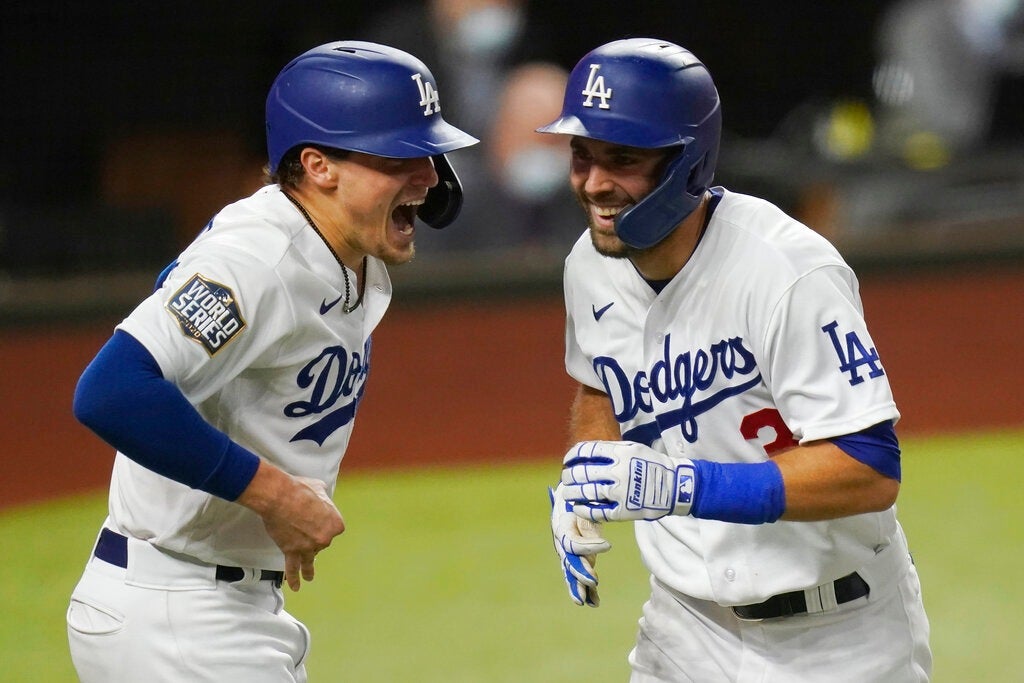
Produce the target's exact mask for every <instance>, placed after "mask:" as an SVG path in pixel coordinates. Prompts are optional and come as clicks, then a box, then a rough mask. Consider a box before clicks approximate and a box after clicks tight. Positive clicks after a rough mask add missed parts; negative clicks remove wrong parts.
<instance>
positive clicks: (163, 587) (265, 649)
mask: <svg viewBox="0 0 1024 683" xmlns="http://www.w3.org/2000/svg"><path fill="white" fill-rule="evenodd" d="M339 268H340V266H339V263H338V261H337V260H336V259H335V257H334V255H333V254H332V252H331V251H330V250H329V249H328V247H327V246H326V245H325V244H324V242H323V241H322V240H321V238H320V237H319V236H318V235H317V234H316V233H315V232H314V231H313V230H312V229H310V227H309V226H308V225H307V223H306V219H305V218H304V217H303V216H302V215H301V213H300V212H299V211H298V210H297V209H296V207H295V206H294V205H293V204H292V203H291V202H290V201H289V200H288V198H287V197H286V196H285V195H284V194H283V193H282V192H281V190H280V188H279V187H278V186H276V185H271V186H267V187H264V188H262V189H260V190H259V191H257V192H256V193H255V194H254V195H252V196H251V197H248V198H246V199H243V200H241V201H239V202H236V203H234V204H231V205H229V206H227V207H225V208H224V209H223V210H222V211H221V212H220V213H218V214H217V216H216V217H215V218H214V219H213V220H212V221H211V224H210V225H209V226H207V229H206V230H205V231H204V232H203V233H201V234H200V236H199V237H198V238H197V239H196V240H195V241H194V242H193V243H192V244H191V245H190V246H189V247H188V248H187V249H186V250H185V251H184V252H183V253H182V254H181V255H180V256H179V258H178V262H177V265H176V266H175V267H174V268H173V270H171V272H170V274H169V275H168V276H167V278H166V279H165V281H164V282H163V283H162V286H160V288H159V289H158V290H157V291H155V292H154V293H153V294H152V295H151V296H150V297H149V298H147V299H146V300H144V301H143V302H142V303H141V304H140V305H139V306H138V307H137V308H136V309H135V311H133V312H132V313H131V314H130V315H129V316H128V317H127V318H126V319H125V320H124V321H123V322H122V323H121V324H120V325H119V328H120V329H121V330H124V331H126V332H128V333H129V334H131V335H132V336H133V337H134V338H135V339H136V340H138V341H139V342H141V344H142V345H143V346H145V348H146V349H147V350H148V351H149V352H150V354H151V355H152V356H153V358H154V359H155V360H156V361H157V363H158V364H159V367H160V369H161V371H162V372H163V376H164V378H165V379H167V380H169V381H171V382H172V383H173V384H175V385H176V386H177V387H178V388H179V389H180V390H181V392H182V393H183V394H184V396H185V397H186V398H187V399H188V401H189V402H190V403H191V404H192V405H194V406H195V407H196V409H197V410H198V411H199V413H200V414H201V415H202V416H203V418H204V419H205V420H207V421H208V422H209V423H210V424H212V425H213V426H215V427H216V428H217V429H219V430H221V431H223V432H225V433H226V434H227V435H228V436H229V437H230V438H231V439H232V440H234V441H235V442H237V443H238V444H240V445H242V446H244V447H245V448H247V449H249V450H250V451H252V452H254V453H256V454H258V455H260V456H261V457H263V458H265V459H266V460H268V461H270V462H272V463H274V464H275V465H277V466H279V467H280V468H281V469H283V470H285V471H287V472H289V473H290V474H293V475H297V476H304V477H313V478H317V479H320V480H322V481H323V482H324V483H325V484H326V485H327V487H328V490H329V491H330V492H333V490H334V485H335V481H336V478H337V474H338V468H339V466H340V463H341V460H342V457H343V455H344V453H345V449H346V447H347V445H348V442H349V438H350V435H351V433H352V428H353V422H354V417H355V412H356V406H357V404H358V402H359V400H360V398H361V397H362V394H363V389H364V386H365V382H366V379H367V372H368V370H369V361H370V335H371V333H372V332H373V330H374V328H375V327H376V325H377V324H378V322H379V321H380V320H381V318H382V317H383V315H384V312H385V310H386V309H387V306H388V304H389V302H390V299H391V283H390V280H389V278H388V274H387V271H386V269H385V266H384V264H383V263H381V262H380V261H378V260H376V259H374V258H372V257H368V258H367V261H366V271H365V279H366V282H365V285H364V291H365V294H364V297H363V299H362V303H361V305H360V306H358V307H357V308H356V309H355V310H354V311H352V312H350V313H344V312H343V311H342V306H341V305H340V302H341V301H342V299H343V298H344V291H343V285H342V281H343V279H342V276H341V271H340V270H339ZM356 275H357V274H355V273H352V272H351V271H349V278H350V280H351V282H352V283H353V286H354V283H355V282H356ZM358 275H359V276H360V277H362V274H358ZM350 295H351V299H352V301H355V299H356V296H357V293H356V292H355V291H352V292H351V294H350ZM183 457H187V454H183ZM104 526H105V527H106V528H108V529H111V530H113V531H115V532H117V533H118V534H121V535H123V536H126V537H128V559H127V564H128V566H127V568H121V567H117V566H114V565H111V564H110V563H108V562H104V561H103V560H100V559H98V558H95V557H94V558H91V559H90V561H89V563H88V565H87V567H86V571H85V574H84V576H83V578H82V580H81V582H80V583H79V585H78V587H77V588H76V590H75V592H74V595H73V597H72V604H71V608H70V609H69V613H68V624H69V637H70V639H71V648H72V653H73V656H74V659H75V663H76V667H78V669H79V672H80V675H83V678H86V674H83V671H84V672H92V673H93V675H94V676H95V678H94V679H92V678H89V679H87V680H117V679H115V678H110V677H109V676H112V675H114V674H112V673H111V672H113V671H117V670H121V671H127V672H128V673H127V674H126V675H127V676H128V677H129V678H132V677H137V676H139V675H141V674H143V673H144V674H145V677H146V679H147V680H149V681H154V682H155V681H163V680H175V681H180V680H182V679H181V678H180V671H181V670H182V666H186V667H189V669H188V670H190V671H192V670H194V676H193V677H191V678H189V680H194V681H199V680H211V681H215V680H216V681H228V680H246V681H263V680H267V681H280V680H293V679H294V680H303V679H304V677H305V675H304V670H303V667H302V659H303V657H304V656H305V652H306V649H307V648H308V633H307V632H306V630H305V627H303V626H302V625H301V624H298V623H297V622H295V620H294V619H292V618H291V617H290V616H288V615H287V613H286V612H284V610H283V597H282V594H281V591H280V589H279V588H278V587H276V586H275V585H274V584H273V583H272V582H269V581H259V580H258V578H257V579H255V580H248V579H252V576H253V575H254V574H259V572H260V570H282V569H283V568H284V557H283V555H282V553H281V551H280V550H279V549H278V547H277V546H276V545H275V544H274V542H273V541H272V540H271V538H270V537H269V535H268V534H267V532H266V530H265V528H264V526H263V522H262V520H261V518H260V517H259V516H258V515H256V514H255V513H254V512H252V511H250V510H249V509H247V508H245V507H243V506H241V505H238V504H236V503H232V502H228V501H226V500H223V499H221V498H218V497H216V496H213V495H211V494H208V493H205V492H203V491H200V490H196V489H191V488H189V487H188V486H185V485H183V484H179V483H177V482H175V481H173V480H171V479H168V478H166V477H163V476H160V475H158V474H156V473H154V472H152V471H150V470H148V469H146V468H144V467H142V466H141V465H138V464H137V463H135V462H134V461H132V460H131V459H129V458H128V457H126V456H125V455H123V454H121V453H118V454H117V456H116V460H115V464H114V471H113V476H112V481H111V487H110V498H109V518H108V519H107V521H106V523H105V525H104ZM215 565H227V566H231V567H242V568H245V569H246V576H247V577H248V579H247V580H243V581H240V582H237V583H230V584H229V583H225V582H223V581H221V582H218V581H215V580H214V578H213V567H214V566H215ZM249 569H253V570H255V572H254V574H250V572H249ZM200 613H201V614H202V615H203V616H202V617H201V618H198V617H197V614H200ZM176 614H177V615H182V616H181V617H180V618H181V626H182V628H180V629H175V628H174V622H175V615H176ZM161 621H166V622H167V623H165V624H161ZM225 653H227V656H226V657H225ZM211 655H213V656H211ZM225 659H226V661H225ZM133 665H134V666H137V667H139V668H135V669H132V666H133ZM225 666H226V667H227V668H223V669H221V668H218V667H225ZM293 677H294V678H293Z"/></svg>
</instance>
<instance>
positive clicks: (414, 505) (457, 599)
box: [0, 431, 1024, 683]
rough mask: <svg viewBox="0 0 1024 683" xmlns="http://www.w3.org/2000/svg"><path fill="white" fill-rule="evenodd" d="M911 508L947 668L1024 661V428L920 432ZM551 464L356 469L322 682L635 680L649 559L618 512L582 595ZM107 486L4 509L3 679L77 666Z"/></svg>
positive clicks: (903, 500)
mask: <svg viewBox="0 0 1024 683" xmlns="http://www.w3.org/2000/svg"><path fill="white" fill-rule="evenodd" d="M903 452H904V481H905V483H904V486H903V489H902V492H901V495H900V501H899V513H900V519H901V521H902V523H903V526H904V528H905V529H906V531H907V534H908V536H909V537H910V545H911V549H912V551H913V552H914V557H915V560H916V562H917V565H918V569H919V571H920V573H921V579H922V583H923V585H924V591H925V603H926V606H927V608H928V612H929V618H930V620H931V625H932V648H933V651H934V654H935V675H934V681H936V682H938V683H943V682H951V681H1011V680H1019V679H1018V678H1016V677H1017V676H1019V675H1020V671H1021V670H1024V649H1022V651H1018V650H1017V648H1018V647H1019V640H1020V637H1021V635H1022V634H1024V616H1022V608H1024V582H1022V581H1021V567H1022V556H1024V524H1022V521H1024V495H1022V494H1021V492H1020V482H1021V481H1022V480H1024V457H1022V456H1024V431H1014V432H1002V433H987V434H975V435H963V436H958V437H945V438H931V439H907V440H905V441H904V443H903ZM556 472H557V461H556V460H553V461H552V462H551V463H550V464H548V465H538V464H535V463H533V464H528V465H521V466H511V465H495V466H493V467H487V468H479V469H459V470H429V471H411V472H403V473H393V472H389V473H386V474H381V475H377V476H368V475H364V474H358V475H352V476H347V475H346V474H345V473H344V472H343V474H342V479H341V482H340V483H339V486H338V491H337V496H336V499H337V501H338V503H339V507H340V509H341V511H342V513H343V515H344V516H345V520H346V523H347V525H348V530H347V531H346V532H345V534H344V535H343V536H341V537H340V538H338V539H337V540H336V541H335V543H334V545H333V546H332V547H331V548H330V549H328V550H327V551H325V552H323V553H321V554H320V556H319V558H318V563H317V576H318V578H317V580H316V581H315V582H313V583H311V584H307V585H305V586H304V587H303V589H302V591H301V592H299V593H297V594H291V593H289V594H288V598H287V599H288V609H289V611H291V612H292V613H293V614H295V615H296V616H297V617H299V618H300V619H302V620H303V621H304V622H305V623H306V624H307V625H308V626H309V627H310V628H311V629H312V632H313V650H312V653H311V655H310V661H309V663H308V670H309V674H310V680H312V681H331V682H334V681H340V680H346V681H389V682H390V681H398V682H405V681H418V682H431V681H438V682H440V681H444V682H445V683H457V682H462V681H465V682H474V683H475V682H479V681H489V682H492V683H501V682H503V681H508V682H511V681H516V682H524V681H528V682H535V681H536V682H539V681H553V680H560V679H561V678H562V677H565V678H566V679H568V678H571V679H573V680H587V681H625V680H627V678H628V666H627V665H626V661H625V658H626V653H627V652H628V650H629V648H630V647H631V645H632V641H633V635H634V628H635V624H636V620H637V618H638V616H639V613H640V606H641V604H642V602H643V600H644V599H645V597H646V593H647V587H646V572H645V571H644V570H643V568H642V566H641V565H640V563H639V560H638V557H637V553H636V549H635V547H634V545H633V542H632V538H631V530H630V528H629V527H627V526H625V525H613V526H609V527H607V528H606V530H607V532H608V537H609V538H610V539H611V540H612V541H613V542H614V543H615V545H616V547H615V549H614V550H613V551H612V552H611V553H609V554H608V555H605V556H603V557H602V559H601V561H600V566H599V569H600V572H601V578H602V590H601V599H602V605H601V607H600V608H599V609H596V610H593V609H582V608H577V607H575V606H574V605H572V604H571V603H570V602H569V600H568V598H567V597H565V594H564V590H563V583H562V579H561V577H560V574H559V570H558V567H556V565H555V559H554V558H555V555H554V551H553V550H552V548H551V542H550V537H549V531H548V522H547V517H548V502H547V493H546V490H545V486H546V485H547V484H548V483H549V481H550V480H552V479H553V477H554V476H555V474H556ZM104 511H105V498H104V496H103V495H101V494H97V495H93V496H88V497H76V498H72V499H65V500H61V501H56V502H54V503H51V504H47V505H38V506H27V507H21V508H16V509H13V510H8V511H5V512H4V513H2V514H0V542H2V547H3V549H4V556H5V562H4V569H5V576H4V581H3V582H0V604H3V605H4V606H5V607H6V608H7V610H8V613H7V615H6V617H5V618H4V619H2V620H0V662H3V664H2V667H0V680H2V681H12V682H13V681H19V682H20V681H33V682H43V683H49V682H51V681H53V682H56V681H74V680H75V677H74V673H73V670H72V668H71V664H70V660H69V658H68V655H67V646H66V639H65V630H64V629H65V627H64V611H65V609H66V606H67V600H68V595H69V594H70V592H71V589H72V587H73V586H74V583H75V581H76V580H77V578H78V575H79V573H80V570H81V567H82V564H83V563H84V561H85V559H86V557H87V555H88V552H89V549H90V545H91V542H92V539H93V536H94V534H95V532H96V527H97V525H98V524H99V523H100V521H101V520H102V518H103V515H104Z"/></svg>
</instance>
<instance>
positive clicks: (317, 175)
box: [299, 147, 337, 187]
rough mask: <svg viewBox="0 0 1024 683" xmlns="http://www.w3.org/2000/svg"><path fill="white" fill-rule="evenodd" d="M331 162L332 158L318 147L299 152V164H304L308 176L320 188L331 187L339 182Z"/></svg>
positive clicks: (305, 148)
mask: <svg viewBox="0 0 1024 683" xmlns="http://www.w3.org/2000/svg"><path fill="white" fill-rule="evenodd" d="M330 162H331V160H330V157H328V156H327V155H326V154H324V153H323V151H321V150H319V149H317V148H316V147H304V148H303V149H302V151H301V152H299V163H301V164H302V168H303V170H304V171H305V172H306V176H307V177H308V178H309V179H310V180H312V181H313V183H314V184H316V185H318V186H320V187H330V186H332V185H333V184H334V183H336V182H337V176H336V175H335V173H334V169H333V168H332V167H331V163H330Z"/></svg>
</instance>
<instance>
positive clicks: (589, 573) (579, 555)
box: [548, 485, 612, 607]
mask: <svg viewBox="0 0 1024 683" xmlns="http://www.w3.org/2000/svg"><path fill="white" fill-rule="evenodd" d="M548 496H549V497H550V499H551V535H552V538H553V540H554V543H555V552H557V553H558V558H559V559H560V560H561V562H562V573H563V574H564V576H565V585H566V586H567V587H568V589H569V597H570V598H571V599H572V601H573V602H575V603H576V604H577V605H581V606H582V605H589V606H590V607H597V606H598V605H600V604H601V598H599V597H598V595H597V572H595V571H594V563H595V562H596V560H597V558H596V557H595V555H597V554H598V553H603V552H607V551H608V550H610V549H611V547H612V544H611V543H609V542H608V541H606V540H605V539H603V538H601V525H600V524H597V523H595V522H592V521H591V520H589V519H581V518H580V517H578V516H576V514H574V513H573V511H572V506H571V505H569V504H568V503H566V501H565V498H564V497H563V496H562V486H561V485H559V486H558V488H555V489H552V488H548Z"/></svg>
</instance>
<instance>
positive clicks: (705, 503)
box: [690, 460, 786, 524]
mask: <svg viewBox="0 0 1024 683" xmlns="http://www.w3.org/2000/svg"><path fill="white" fill-rule="evenodd" d="M693 467H694V471H695V472H696V478H697V483H696V486H695V487H694V488H695V491H694V499H693V506H692V507H691V508H690V514H691V515H692V516H694V517H698V518H700V519H717V520H719V521H722V522H733V523H735V524H765V523H767V522H774V521H776V520H777V519H778V518H779V517H781V516H782V513H783V512H785V511H786V490H785V486H784V484H783V481H782V472H781V471H780V470H779V466H778V465H776V464H775V463H774V462H772V461H771V460H768V461H766V462H759V463H746V462H712V461H711V460H694V461H693Z"/></svg>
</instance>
